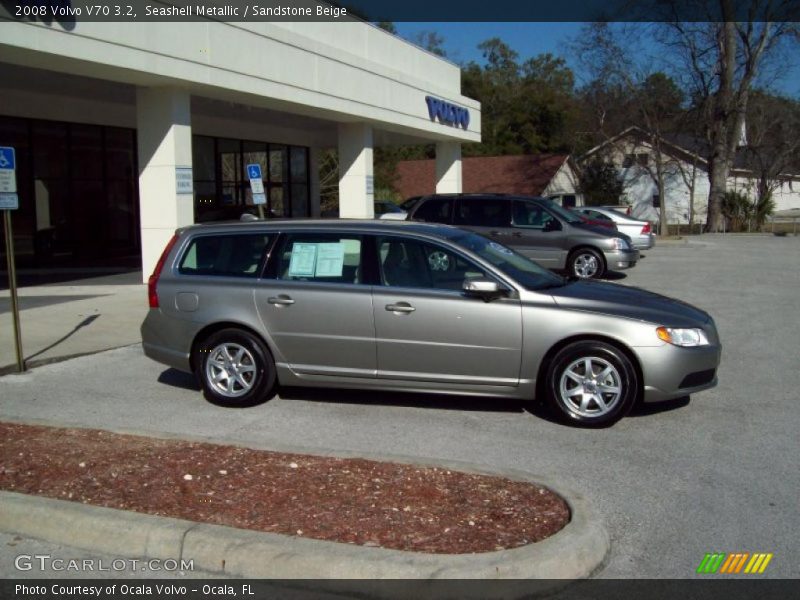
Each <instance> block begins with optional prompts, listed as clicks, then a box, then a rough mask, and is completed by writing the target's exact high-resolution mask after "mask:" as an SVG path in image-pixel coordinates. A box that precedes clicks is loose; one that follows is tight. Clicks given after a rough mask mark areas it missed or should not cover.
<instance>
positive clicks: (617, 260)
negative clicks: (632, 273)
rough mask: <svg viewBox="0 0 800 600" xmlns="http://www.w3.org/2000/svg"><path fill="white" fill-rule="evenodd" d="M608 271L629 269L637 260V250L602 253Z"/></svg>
mask: <svg viewBox="0 0 800 600" xmlns="http://www.w3.org/2000/svg"><path fill="white" fill-rule="evenodd" d="M603 255H604V256H605V258H606V265H607V266H608V268H609V269H612V270H614V269H630V268H631V267H635V266H636V261H638V260H639V251H638V250H611V251H608V252H603Z"/></svg>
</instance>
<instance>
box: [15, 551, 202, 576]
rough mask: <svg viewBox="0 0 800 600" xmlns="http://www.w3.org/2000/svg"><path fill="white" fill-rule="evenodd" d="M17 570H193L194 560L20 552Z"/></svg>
mask: <svg viewBox="0 0 800 600" xmlns="http://www.w3.org/2000/svg"><path fill="white" fill-rule="evenodd" d="M14 568H16V569H17V571H32V570H39V571H54V572H62V571H75V572H81V573H83V572H86V573H91V572H99V571H118V572H119V571H152V572H154V573H157V572H165V571H170V572H171V571H194V560H185V559H174V558H152V559H146V560H145V559H137V558H115V559H112V560H109V559H102V558H53V557H52V556H50V555H49V554H20V555H19V556H17V557H16V558H15V559H14Z"/></svg>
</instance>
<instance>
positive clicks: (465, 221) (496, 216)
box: [454, 198, 511, 227]
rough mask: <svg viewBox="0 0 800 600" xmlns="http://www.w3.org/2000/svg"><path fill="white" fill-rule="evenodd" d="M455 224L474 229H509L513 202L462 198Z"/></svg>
mask: <svg viewBox="0 0 800 600" xmlns="http://www.w3.org/2000/svg"><path fill="white" fill-rule="evenodd" d="M454 222H455V224H456V225H471V226H473V227H509V226H510V225H511V202H510V201H509V200H508V199H506V198H460V199H459V200H458V203H457V204H456V217H455V221H454Z"/></svg>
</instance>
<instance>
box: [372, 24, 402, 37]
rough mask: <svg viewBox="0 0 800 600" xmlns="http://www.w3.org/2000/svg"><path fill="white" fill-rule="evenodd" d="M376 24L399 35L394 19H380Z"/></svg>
mask: <svg viewBox="0 0 800 600" xmlns="http://www.w3.org/2000/svg"><path fill="white" fill-rule="evenodd" d="M375 26H376V27H378V29H383V30H384V31H388V32H389V33H393V34H394V35H397V27H396V26H395V24H394V22H392V21H378V22H377V23H375Z"/></svg>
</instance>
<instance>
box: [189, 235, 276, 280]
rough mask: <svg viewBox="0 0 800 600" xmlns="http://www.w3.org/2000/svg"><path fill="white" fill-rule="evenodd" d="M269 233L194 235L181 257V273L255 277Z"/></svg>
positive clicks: (262, 258)
mask: <svg viewBox="0 0 800 600" xmlns="http://www.w3.org/2000/svg"><path fill="white" fill-rule="evenodd" d="M268 243H269V236H268V235H266V234H247V235H242V234H235V235H204V236H199V237H196V238H194V239H193V240H192V241H191V243H190V244H189V247H188V248H187V249H186V252H184V254H183V258H181V262H180V265H179V266H178V272H179V273H180V274H181V275H215V276H220V277H258V273H259V270H260V267H261V264H262V262H263V260H264V254H265V253H266V251H267V244H268Z"/></svg>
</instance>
